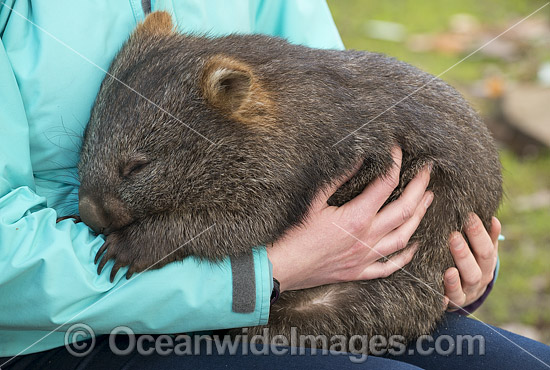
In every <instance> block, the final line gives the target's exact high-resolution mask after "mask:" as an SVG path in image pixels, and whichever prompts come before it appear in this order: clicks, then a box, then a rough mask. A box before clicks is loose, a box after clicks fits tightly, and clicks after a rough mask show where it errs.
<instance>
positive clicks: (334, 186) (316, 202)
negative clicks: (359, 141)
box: [311, 160, 363, 209]
mask: <svg viewBox="0 0 550 370" xmlns="http://www.w3.org/2000/svg"><path fill="white" fill-rule="evenodd" d="M362 164H363V161H362V160H361V161H358V162H357V163H356V164H355V166H354V167H353V169H351V170H350V171H349V172H346V174H344V175H343V176H342V177H340V178H339V179H337V180H335V181H334V182H332V183H330V184H329V185H327V186H325V187H324V188H323V189H321V190H320V191H318V192H317V194H316V195H315V197H314V198H313V201H312V202H311V209H320V208H321V209H322V208H326V207H329V205H328V204H327V200H328V199H329V198H330V197H331V196H332V195H333V194H334V193H336V191H337V190H338V189H339V188H340V187H341V186H342V185H344V184H345V183H346V182H348V181H349V180H350V179H351V178H352V177H353V176H355V175H356V174H357V171H359V169H360V168H361V165H362Z"/></svg>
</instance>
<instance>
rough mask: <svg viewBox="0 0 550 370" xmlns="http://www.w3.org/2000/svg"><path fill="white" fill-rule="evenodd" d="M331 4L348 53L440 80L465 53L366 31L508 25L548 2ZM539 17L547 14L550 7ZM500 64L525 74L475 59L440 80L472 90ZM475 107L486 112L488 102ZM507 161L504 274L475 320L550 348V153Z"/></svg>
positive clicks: (546, 53) (358, 0)
mask: <svg viewBox="0 0 550 370" xmlns="http://www.w3.org/2000/svg"><path fill="white" fill-rule="evenodd" d="M328 4H329V7H330V9H331V11H332V14H333V16H334V19H335V22H336V25H337V26H338V29H339V31H340V34H341V36H342V39H343V40H344V44H345V45H346V47H347V48H348V49H358V50H369V51H376V52H382V53H385V54H388V55H391V56H394V57H396V58H398V59H400V60H404V61H406V62H408V63H410V64H413V65H415V66H417V67H419V68H421V69H423V70H425V71H428V72H430V73H432V74H434V75H438V74H440V73H442V72H443V71H445V70H446V69H447V68H449V67H450V66H452V65H454V64H455V63H457V62H459V61H460V60H461V59H462V58H464V56H465V55H450V54H444V53H440V52H434V51H431V52H422V53H420V52H413V51H411V50H410V49H409V48H408V47H407V46H406V45H405V43H404V42H395V41H386V40H379V39H373V38H369V37H368V34H367V33H366V32H365V25H366V21H368V20H382V21H389V22H395V23H399V24H402V25H403V26H404V28H405V30H406V33H407V34H408V35H410V34H416V33H431V34H436V33H439V32H444V31H446V30H448V27H449V20H450V18H451V17H452V16H453V15H455V14H458V13H467V14H470V15H473V16H475V17H476V18H477V19H478V20H479V22H480V24H481V25H482V26H483V27H491V26H495V27H498V26H500V27H505V26H506V25H510V24H513V23H511V22H515V21H518V20H520V19H521V18H523V17H526V16H527V15H529V14H531V13H532V12H534V11H535V10H537V9H538V8H539V7H541V6H542V5H544V4H545V2H543V1H538V0H536V1H535V0H513V1H498V0H485V1H482V0H462V1H460V2H457V1H451V0H441V1H431V0H415V1H412V0H395V1H391V2H390V1H387V2H381V1H365V0H329V1H328ZM541 13H542V14H545V15H546V16H547V17H548V15H549V14H550V6H548V7H546V8H545V9H544V10H543V11H542V12H541ZM542 14H540V15H542ZM536 55H537V57H538V58H545V59H546V60H548V59H550V50H546V49H544V50H537V51H536ZM495 65H496V66H498V68H499V69H501V70H502V71H504V73H505V74H506V76H507V78H509V79H514V78H518V76H521V71H519V69H520V68H519V67H518V63H510V62H506V61H504V60H498V59H495V58H493V59H491V58H487V57H483V56H481V55H477V54H474V55H472V56H471V57H470V58H468V59H467V60H465V61H464V62H462V63H460V64H458V65H457V66H455V67H454V68H452V69H451V70H449V71H448V72H446V73H445V74H444V75H443V76H441V78H442V79H444V80H446V81H448V82H449V83H451V84H452V85H455V86H457V85H459V86H467V85H471V84H473V83H475V82H476V81H478V80H480V79H481V78H482V77H483V75H484V73H485V71H486V70H487V68H492V67H493V66H495ZM474 105H476V106H480V107H483V104H481V105H478V104H474ZM482 113H483V112H482ZM501 161H502V164H503V175H504V188H505V192H506V196H505V199H504V201H503V203H502V206H501V208H500V210H499V213H498V217H499V219H500V221H501V223H502V226H503V231H502V233H503V234H504V235H505V236H506V240H505V241H502V242H500V245H499V256H500V262H501V269H500V274H499V277H498V280H497V283H496V285H495V288H494V289H493V291H492V293H491V294H490V296H489V298H488V299H487V301H486V302H485V303H484V305H483V306H482V307H481V308H480V309H479V310H478V311H477V312H476V313H475V316H476V317H477V318H479V319H480V320H482V321H484V322H487V323H489V324H492V325H496V326H502V325H506V324H509V323H520V324H523V325H528V326H531V327H533V328H535V329H536V330H537V332H538V338H539V340H541V341H543V342H545V343H547V344H550V267H549V265H550V249H549V248H548V245H549V244H550V207H549V206H543V207H540V208H537V207H536V205H537V204H536V203H537V201H536V200H537V198H536V196H537V194H542V193H544V192H545V191H549V190H550V152H548V151H546V152H544V153H540V154H539V155H538V156H536V157H532V158H528V159H519V158H517V157H516V156H515V155H514V154H513V153H511V152H509V151H506V150H502V151H501ZM528 200H532V201H533V202H534V206H533V207H531V208H525V203H526V202H527V201H528Z"/></svg>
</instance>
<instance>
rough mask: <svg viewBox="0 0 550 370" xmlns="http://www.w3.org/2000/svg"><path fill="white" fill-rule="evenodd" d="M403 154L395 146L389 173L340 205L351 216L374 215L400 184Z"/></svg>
mask: <svg viewBox="0 0 550 370" xmlns="http://www.w3.org/2000/svg"><path fill="white" fill-rule="evenodd" d="M402 155H403V154H402V152H401V148H399V147H398V146H395V147H393V148H392V158H393V165H392V167H391V169H390V171H389V173H388V174H387V175H385V176H380V177H378V178H377V179H375V180H374V181H373V182H371V183H370V184H369V185H368V186H367V187H365V189H364V190H363V191H362V192H361V194H359V195H358V196H356V197H355V198H353V199H352V200H350V201H349V202H347V203H346V204H344V205H343V206H342V207H340V208H341V209H343V210H345V212H347V214H348V215H349V217H350V218H361V217H364V215H365V213H367V214H370V215H372V216H374V215H375V214H376V213H377V212H378V210H379V209H380V208H381V207H382V206H383V205H384V203H385V202H386V200H387V199H388V197H389V196H390V195H391V193H392V192H393V191H394V189H395V188H396V187H397V186H398V185H399V173H400V171H401V159H402Z"/></svg>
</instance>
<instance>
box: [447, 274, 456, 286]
mask: <svg viewBox="0 0 550 370" xmlns="http://www.w3.org/2000/svg"><path fill="white" fill-rule="evenodd" d="M447 281H448V282H449V284H452V285H455V284H456V283H458V276H456V275H453V276H451V277H450V278H449V280H447Z"/></svg>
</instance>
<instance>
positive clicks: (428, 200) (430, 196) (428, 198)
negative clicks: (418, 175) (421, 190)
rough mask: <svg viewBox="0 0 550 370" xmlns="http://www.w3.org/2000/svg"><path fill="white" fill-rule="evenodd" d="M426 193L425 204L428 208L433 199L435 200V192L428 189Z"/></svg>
mask: <svg viewBox="0 0 550 370" xmlns="http://www.w3.org/2000/svg"><path fill="white" fill-rule="evenodd" d="M426 193H428V194H427V195H426V198H425V199H424V206H425V207H426V208H428V207H429V206H430V205H431V204H432V201H433V200H434V193H432V192H431V191H427V192H426Z"/></svg>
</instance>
